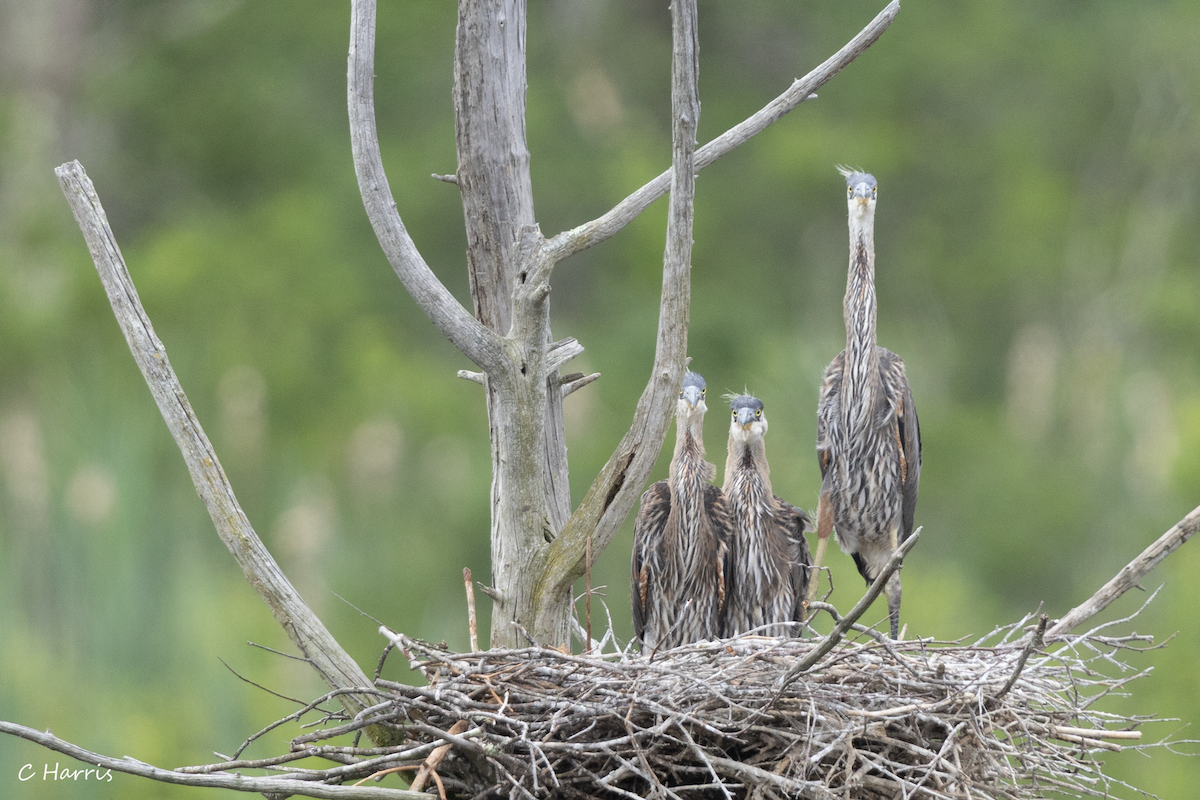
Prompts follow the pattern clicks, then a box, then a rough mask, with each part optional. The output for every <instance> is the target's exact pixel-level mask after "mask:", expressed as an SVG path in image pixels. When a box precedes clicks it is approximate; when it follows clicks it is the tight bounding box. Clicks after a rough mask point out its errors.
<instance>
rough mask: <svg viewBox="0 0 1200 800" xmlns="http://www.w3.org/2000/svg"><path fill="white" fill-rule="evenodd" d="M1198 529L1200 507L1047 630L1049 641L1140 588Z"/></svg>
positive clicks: (1199, 525)
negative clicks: (1133, 589) (1141, 582)
mask: <svg viewBox="0 0 1200 800" xmlns="http://www.w3.org/2000/svg"><path fill="white" fill-rule="evenodd" d="M1198 530H1200V506H1197V507H1196V508H1193V509H1192V511H1191V513H1189V514H1188V515H1187V516H1186V517H1184V518H1183V519H1181V520H1179V522H1176V523H1175V524H1174V525H1173V526H1171V529H1170V530H1169V531H1167V532H1166V533H1164V534H1163V535H1162V536H1160V537H1158V539H1156V540H1155V541H1154V543H1153V544H1151V545H1150V546H1149V547H1147V548H1146V549H1145V550H1143V551H1142V552H1141V553H1140V554H1139V555H1138V557H1137V558H1135V559H1134V560H1133V561H1130V562H1129V563H1128V564H1126V565H1125V566H1124V567H1122V568H1121V571H1120V572H1118V573H1117V574H1116V575H1114V576H1113V578H1112V580H1110V581H1109V582H1108V583H1106V584H1104V585H1103V586H1101V587H1100V588H1099V589H1097V590H1096V593H1095V594H1093V595H1092V596H1091V597H1089V598H1088V599H1087V600H1085V601H1084V602H1082V603H1080V604H1079V605H1077V606H1075V608H1073V609H1071V610H1070V611H1069V612H1067V614H1066V615H1065V616H1064V617H1063V618H1062V619H1060V620H1058V621H1056V622H1055V623H1054V624H1053V625H1051V626H1050V630H1048V631H1046V638H1047V639H1052V638H1054V637H1056V636H1064V635H1066V634H1067V633H1069V632H1070V631H1072V630H1074V629H1075V628H1078V627H1079V626H1080V625H1082V624H1083V623H1084V622H1086V621H1087V620H1089V619H1091V618H1092V617H1094V616H1096V615H1097V614H1099V613H1100V612H1101V611H1103V610H1104V609H1105V608H1107V607H1108V605H1109V604H1110V603H1112V602H1113V601H1114V600H1116V599H1117V598H1118V597H1120V596H1121V595H1123V594H1125V593H1126V592H1128V591H1129V590H1130V589H1132V588H1133V587H1135V586H1137V585H1138V583H1139V582H1140V581H1141V580H1142V578H1144V577H1146V575H1147V574H1149V572H1150V570H1152V569H1154V568H1155V567H1157V566H1158V565H1159V564H1161V563H1162V561H1163V559H1164V558H1166V557H1167V556H1169V555H1171V553H1173V552H1174V551H1175V550H1176V548H1178V547H1179V546H1180V545H1182V544H1183V543H1184V542H1186V541H1187V540H1188V539H1190V538H1192V536H1193V534H1195V533H1196V531H1198Z"/></svg>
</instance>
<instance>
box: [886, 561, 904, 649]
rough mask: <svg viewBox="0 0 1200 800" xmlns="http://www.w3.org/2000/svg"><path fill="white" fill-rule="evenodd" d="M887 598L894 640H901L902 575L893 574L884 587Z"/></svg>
mask: <svg viewBox="0 0 1200 800" xmlns="http://www.w3.org/2000/svg"><path fill="white" fill-rule="evenodd" d="M883 593H884V594H885V595H886V596H887V604H888V619H889V621H890V622H891V624H892V639H899V638H900V573H899V572H893V573H892V577H890V578H888V582H887V585H885V586H884V587H883Z"/></svg>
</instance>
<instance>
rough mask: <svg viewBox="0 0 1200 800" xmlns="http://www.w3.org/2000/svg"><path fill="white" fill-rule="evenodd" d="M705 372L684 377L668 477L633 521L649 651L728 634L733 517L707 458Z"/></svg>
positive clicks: (636, 598)
mask: <svg viewBox="0 0 1200 800" xmlns="http://www.w3.org/2000/svg"><path fill="white" fill-rule="evenodd" d="M706 392H707V388H706V385H705V383H704V378H702V377H700V376H699V375H698V374H696V373H695V372H688V373H687V374H686V375H684V377H683V386H682V388H681V389H680V390H679V401H678V403H677V404H676V409H675V453H674V455H673V456H672V458H671V469H670V473H669V477H668V479H667V480H665V481H658V482H657V483H654V484H652V485H651V486H650V488H649V489H647V490H646V492H645V493H644V494H643V495H642V500H641V508H640V509H639V510H638V515H637V519H636V520H635V521H634V524H633V570H632V571H633V575H632V579H631V587H630V588H631V591H632V595H633V627H634V631H635V632H636V634H637V637H638V639H639V640H640V641H641V643H642V647H643V649H644V648H646V647H649V648H651V649H655V648H659V647H667V648H670V647H676V646H678V645H681V644H686V643H688V642H695V641H699V640H701V639H716V638H719V637H721V636H723V635H724V624H723V613H724V609H725V602H726V596H727V589H726V581H727V579H728V575H729V537H730V519H729V511H728V509H727V507H726V504H725V499H724V496H723V495H722V493H721V490H720V489H718V488H717V487H716V486H712V485H711V484H710V483H709V482H710V481H711V480H712V478H713V476H714V475H716V472H717V468H716V467H715V466H714V465H712V464H710V463H708V462H707V461H705V460H704V414H705V412H706V411H707V410H708V407H707V406H706V405H705V403H704V396H705V394H706Z"/></svg>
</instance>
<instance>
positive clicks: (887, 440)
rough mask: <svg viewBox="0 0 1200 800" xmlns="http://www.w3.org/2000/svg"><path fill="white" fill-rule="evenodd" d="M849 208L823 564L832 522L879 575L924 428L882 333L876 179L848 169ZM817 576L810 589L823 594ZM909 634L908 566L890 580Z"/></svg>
mask: <svg viewBox="0 0 1200 800" xmlns="http://www.w3.org/2000/svg"><path fill="white" fill-rule="evenodd" d="M838 171H840V172H841V173H842V175H843V176H845V178H846V187H847V188H846V196H847V206H848V209H849V215H850V269H849V274H848V275H847V278H846V300H845V318H846V349H845V350H843V351H842V352H841V353H839V354H838V356H837V358H835V359H834V360H833V362H832V363H831V364H830V365H829V367H828V368H827V369H826V370H825V380H824V381H823V383H822V384H821V394H820V399H819V401H818V403H817V459H818V461H819V462H820V465H821V478H822V482H821V496H820V500H819V501H818V505H817V558H816V565H815V566H816V567H817V568H818V569H819V568H820V565H821V560H822V558H823V557H824V555H825V546H826V544H827V543H828V541H829V534H830V531H831V529H832V528H834V527H836V528H837V538H838V544H839V545H841V547H842V550H843V551H845V552H846V553H849V554H850V555H852V556H854V563H855V564H857V565H858V571H859V572H860V573H861V574H862V576H863V577H864V578H866V580H867V583H871V582H872V581H873V580H874V579H875V578H876V576H878V575H879V572H880V571H881V570H882V569H883V567H884V565H885V564H886V563H887V561H888V559H889V558H890V557H891V554H892V551H893V550H895V549H896V547H897V545H898V544H899V543H900V542H902V541H904V540H905V539H907V538H908V536H909V535H910V534H911V533H912V527H913V512H914V511H915V510H916V507H917V486H918V483H919V482H920V478H921V429H920V427H919V425H918V423H917V409H916V407H915V406H914V405H913V397H912V390H911V389H910V388H909V386H908V378H907V377H906V376H905V374H904V361H902V360H901V358H900V356H898V355H896V354H895V353H893V352H892V351H891V350H887V349H885V348H883V347H880V346H879V345H878V344H876V340H875V233H874V226H875V199H876V194H877V192H878V187H877V185H876V182H875V178H874V177H873V176H871V175H868V174H866V173H865V172H854V171H852V170H849V169H847V168H845V167H839V168H838ZM815 589H816V580H815V579H814V580H813V581H812V587H811V588H810V589H809V596H810V598H811V597H812V596H813V595H814V594H815ZM884 591H885V593H886V595H887V602H888V616H889V618H890V621H891V629H892V638H893V639H896V638H898V637H899V634H900V573H899V572H896V573H893V574H892V577H891V579H889V580H888V583H887V586H886V587H885V588H884Z"/></svg>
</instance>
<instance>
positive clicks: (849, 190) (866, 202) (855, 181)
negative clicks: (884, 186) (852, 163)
mask: <svg viewBox="0 0 1200 800" xmlns="http://www.w3.org/2000/svg"><path fill="white" fill-rule="evenodd" d="M838 172H840V173H842V176H843V177H844V178H845V179H846V205H847V206H848V207H849V209H850V213H851V214H859V215H861V214H865V213H868V212H871V211H874V210H875V197H876V195H877V194H878V192H879V186H878V184H877V183H876V181H875V176H874V175H871V174H870V173H867V172H860V171H858V170H852V169H850V168H849V167H838Z"/></svg>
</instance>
